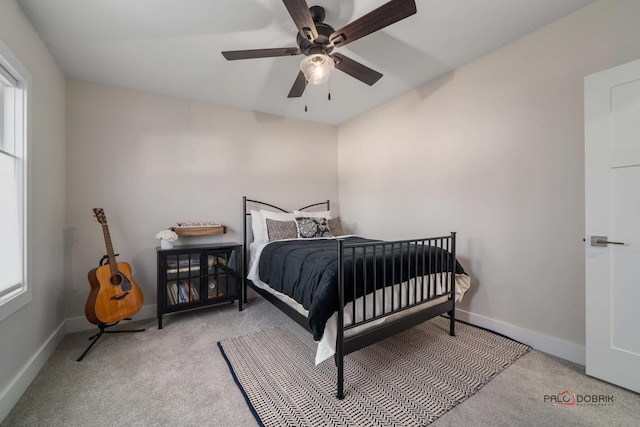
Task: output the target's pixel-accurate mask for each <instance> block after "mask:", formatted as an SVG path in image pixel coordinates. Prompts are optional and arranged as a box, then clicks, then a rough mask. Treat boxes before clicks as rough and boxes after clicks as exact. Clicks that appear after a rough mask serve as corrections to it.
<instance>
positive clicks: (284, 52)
mask: <svg viewBox="0 0 640 427" xmlns="http://www.w3.org/2000/svg"><path fill="white" fill-rule="evenodd" d="M301 53H302V52H301V51H300V48H297V47H279V48H274V49H249V50H227V51H225V52H222V55H223V56H224V57H225V58H227V59H228V60H229V61H234V60H236V59H251V58H270V57H274V56H292V55H300V54H301Z"/></svg>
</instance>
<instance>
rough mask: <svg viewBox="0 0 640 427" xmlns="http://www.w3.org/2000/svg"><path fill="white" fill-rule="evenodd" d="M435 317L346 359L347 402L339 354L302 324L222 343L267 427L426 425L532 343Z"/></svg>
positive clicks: (257, 415) (254, 407)
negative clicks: (326, 351) (322, 350)
mask: <svg viewBox="0 0 640 427" xmlns="http://www.w3.org/2000/svg"><path fill="white" fill-rule="evenodd" d="M448 325H449V319H446V318H443V317H437V318H434V319H432V320H430V321H428V322H425V323H423V324H421V325H419V326H417V327H414V328H412V329H409V330H407V331H405V332H402V333H400V334H398V335H395V336H392V337H390V338H387V339H385V340H384V341H381V342H379V343H376V344H373V345H371V346H369V347H366V348H364V349H361V350H359V351H356V352H354V353H351V354H349V355H348V356H346V357H345V394H346V396H345V399H344V400H338V399H336V397H335V394H336V368H335V364H334V363H333V359H330V360H327V361H325V362H323V363H322V364H320V365H319V366H315V365H314V362H313V361H314V355H315V347H316V344H315V343H314V342H313V339H312V338H311V335H310V334H309V333H308V332H307V331H305V330H304V329H302V328H301V327H300V326H298V325H296V324H285V325H280V326H278V327H276V328H273V329H268V330H264V331H260V332H259V333H254V334H250V335H246V336H242V337H238V338H232V339H228V340H224V341H222V342H219V343H218V347H219V348H220V351H221V352H222V355H223V356H224V357H225V359H226V361H227V364H228V365H229V369H230V370H231V373H232V375H233V376H234V379H235V380H236V383H237V384H238V386H239V387H240V389H241V391H242V393H243V394H244V396H245V399H246V400H247V403H248V404H249V406H250V408H251V410H252V412H253V413H254V415H255V417H256V420H257V421H258V423H259V424H261V425H266V426H284V425H289V426H304V425H309V426H319V425H336V426H338V425H339V426H356V425H357V426H364V425H366V426H378V425H379V426H390V425H398V426H414V425H415V426H423V425H426V424H429V423H431V422H432V421H434V420H435V419H437V418H438V417H440V416H441V415H443V414H444V413H445V412H447V411H448V410H450V409H451V408H453V407H454V406H456V405H457V404H459V403H460V402H462V401H463V400H465V399H467V398H468V397H469V396H471V395H473V394H474V393H475V392H476V391H478V390H479V389H480V388H481V387H482V386H483V385H484V384H486V383H487V382H489V381H490V380H491V379H492V378H493V377H495V376H496V375H497V374H498V373H500V372H502V371H503V370H504V369H505V368H506V367H507V366H509V365H510V364H511V363H513V362H514V361H515V360H516V359H518V358H519V357H520V356H522V355H523V354H525V353H527V352H528V351H529V350H530V349H531V348H530V347H529V346H526V345H524V344H521V343H519V342H516V341H513V340H511V339H509V338H506V337H503V336H501V335H497V334H494V333H492V332H489V331H487V330H484V329H480V328H476V327H474V326H471V325H468V324H465V323H462V322H456V336H455V337H452V336H450V335H449V333H448V330H449V328H448Z"/></svg>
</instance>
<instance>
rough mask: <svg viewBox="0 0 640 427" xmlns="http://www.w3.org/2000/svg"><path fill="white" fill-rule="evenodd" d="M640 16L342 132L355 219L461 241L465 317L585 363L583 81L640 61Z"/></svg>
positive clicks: (595, 11) (416, 94) (343, 199)
mask: <svg viewBox="0 0 640 427" xmlns="http://www.w3.org/2000/svg"><path fill="white" fill-rule="evenodd" d="M639 16H640V2H638V1H637V0H626V1H625V0H611V1H609V0H604V1H600V2H597V3H594V4H592V5H591V6H588V7H586V8H583V9H581V10H579V11H577V12H575V13H573V14H571V15H568V16H566V17H564V18H562V19H560V20H558V21H556V22H554V23H552V24H550V25H548V26H546V27H544V28H542V29H540V30H538V31H535V32H533V33H530V34H529V35H527V36H525V37H523V38H521V39H519V40H517V41H515V42H513V43H511V44H509V45H507V46H504V47H503V48H501V49H498V50H496V51H494V52H492V53H490V54H488V55H486V56H483V57H481V58H479V59H478V60H476V61H474V62H472V63H470V64H468V65H466V66H464V67H462V68H460V69H458V70H456V71H455V72H452V73H450V74H448V75H445V76H444V77H442V78H440V79H439V80H437V81H434V82H432V83H429V84H427V85H425V86H423V87H421V88H418V89H417V90H414V91H411V92H409V93H407V94H405V95H403V96H401V97H399V98H397V99H396V100H394V101H392V102H389V103H387V104H385V105H384V106H382V107H380V108H377V109H375V110H374V111H372V112H370V113H368V114H365V115H363V116H361V117H359V118H357V119H355V120H353V121H351V122H349V123H347V124H345V125H343V126H341V127H340V128H339V141H340V145H339V147H340V151H339V164H340V204H341V214H342V217H343V220H344V221H345V222H346V223H347V224H349V225H352V226H354V227H355V231H357V232H358V233H361V234H365V235H375V236H379V237H383V238H398V237H422V236H426V235H433V234H441V233H447V232H449V231H457V232H458V239H459V240H458V241H459V246H458V254H459V258H461V260H462V262H463V264H464V266H465V268H466V269H467V271H468V272H469V273H470V275H471V276H472V278H473V284H474V288H473V290H472V291H471V292H470V293H469V294H468V295H467V297H466V299H465V300H464V302H463V303H462V304H461V306H460V308H461V309H462V310H464V311H465V312H467V313H463V314H464V315H463V317H465V318H468V319H469V320H472V321H473V322H475V323H482V324H484V325H486V326H490V327H493V328H494V329H497V330H500V331H503V332H505V333H510V334H511V335H515V337H516V338H520V339H522V340H524V341H526V342H529V343H532V344H539V345H540V346H542V347H543V349H544V350H546V351H550V352H552V353H555V354H558V355H561V356H564V357H566V358H569V359H572V360H576V361H581V362H584V342H585V337H584V316H585V312H584V243H583V241H582V238H583V237H584V166H583V164H584V149H583V144H584V141H583V139H584V125H583V78H584V76H585V75H588V74H590V73H594V72H596V71H600V70H603V69H606V68H610V67H612V66H615V65H618V64H621V63H625V62H628V61H631V60H633V59H636V58H640V44H639V43H637V41H638V40H640V26H639V25H638V17H639ZM544 347H546V348H544Z"/></svg>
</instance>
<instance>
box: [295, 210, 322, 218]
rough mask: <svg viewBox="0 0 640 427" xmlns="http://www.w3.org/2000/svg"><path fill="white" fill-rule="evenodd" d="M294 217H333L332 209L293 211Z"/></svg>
mask: <svg viewBox="0 0 640 427" xmlns="http://www.w3.org/2000/svg"><path fill="white" fill-rule="evenodd" d="M293 216H294V217H305V218H327V219H331V212H330V211H321V212H306V211H293Z"/></svg>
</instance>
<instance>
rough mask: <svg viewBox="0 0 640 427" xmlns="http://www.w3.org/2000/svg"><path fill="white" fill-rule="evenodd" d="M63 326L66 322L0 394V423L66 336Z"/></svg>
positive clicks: (64, 322) (61, 324)
mask: <svg viewBox="0 0 640 427" xmlns="http://www.w3.org/2000/svg"><path fill="white" fill-rule="evenodd" d="M65 324H66V321H63V322H62V323H60V325H59V326H58V327H57V328H56V330H55V331H53V333H52V334H51V335H49V338H47V339H46V341H45V342H44V343H43V344H42V345H41V346H40V348H38V350H37V351H36V352H35V353H34V355H33V356H31V358H30V359H29V360H28V361H27V363H25V364H24V366H23V367H22V369H21V370H20V371H19V372H18V373H17V375H16V376H15V377H14V378H13V380H12V381H11V382H10V383H9V385H8V386H7V387H6V388H5V389H4V390H3V391H2V393H1V394H0V422H1V421H2V420H4V419H5V417H6V416H7V415H8V414H9V412H10V411H11V408H13V407H14V406H15V404H16V403H18V400H20V397H21V396H22V394H23V393H24V392H25V391H26V390H27V388H28V387H29V384H31V382H32V381H33V380H34V378H35V377H36V375H38V372H40V369H42V367H43V366H44V364H45V362H46V361H47V360H48V359H49V356H51V354H53V351H54V350H55V349H56V347H57V346H58V344H60V342H61V341H62V339H63V338H64V336H65V335H66V329H65Z"/></svg>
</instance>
